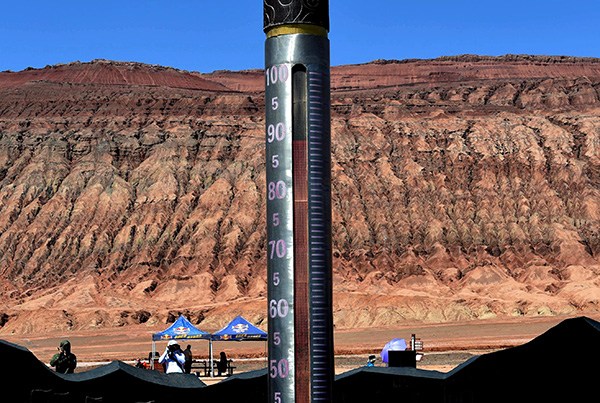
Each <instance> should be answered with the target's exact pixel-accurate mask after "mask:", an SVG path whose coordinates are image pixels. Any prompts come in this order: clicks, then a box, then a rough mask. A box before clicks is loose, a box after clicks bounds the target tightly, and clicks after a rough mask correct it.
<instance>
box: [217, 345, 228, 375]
mask: <svg viewBox="0 0 600 403" xmlns="http://www.w3.org/2000/svg"><path fill="white" fill-rule="evenodd" d="M217 371H219V375H218V376H221V374H224V373H226V372H227V354H225V351H221V356H220V358H219V361H218V362H217Z"/></svg>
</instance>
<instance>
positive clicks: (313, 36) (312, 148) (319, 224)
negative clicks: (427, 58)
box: [264, 0, 334, 403]
mask: <svg viewBox="0 0 600 403" xmlns="http://www.w3.org/2000/svg"><path fill="white" fill-rule="evenodd" d="M328 30H329V4H328V1H327V0H264V31H265V33H266V35H267V39H266V43H265V66H266V68H265V102H266V159H267V260H268V265H267V275H268V279H267V280H268V312H269V351H268V354H269V364H268V369H269V392H268V393H269V402H272V403H291V402H301V403H304V402H330V401H332V388H333V377H334V363H333V313H332V268H331V262H332V258H331V146H330V142H331V141H330V137H331V135H330V131H331V129H330V127H331V123H330V78H329V69H330V66H329V39H328V38H327V33H328Z"/></svg>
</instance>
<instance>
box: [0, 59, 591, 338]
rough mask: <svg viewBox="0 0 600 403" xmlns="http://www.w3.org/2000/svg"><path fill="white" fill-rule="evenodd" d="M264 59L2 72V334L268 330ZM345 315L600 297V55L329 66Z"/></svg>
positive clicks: (521, 311)
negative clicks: (240, 63)
mask: <svg viewBox="0 0 600 403" xmlns="http://www.w3.org/2000/svg"><path fill="white" fill-rule="evenodd" d="M263 85H264V83H263V73H262V71H260V70H253V71H238V72H231V71H218V72H214V73H212V74H199V73H193V72H187V71H180V70H176V69H172V68H166V67H161V66H150V65H143V64H139V63H123V62H111V61H105V60H97V61H92V62H90V63H79V62H77V63H71V64H66V65H57V66H48V67H46V68H43V69H27V70H25V71H21V72H2V73H0V275H1V280H0V335H1V334H2V333H5V334H8V333H11V334H22V333H23V334H24V333H27V332H31V331H44V330H69V329H70V330H77V329H90V328H94V327H114V326H123V325H127V324H130V323H147V324H149V325H150V324H157V323H166V322H167V321H169V320H170V318H173V317H174V316H176V315H178V314H179V313H180V312H183V313H187V314H188V315H189V316H190V317H191V318H192V321H193V322H194V323H202V326H203V327H204V328H207V327H213V328H215V327H217V326H219V325H222V324H223V323H224V321H226V320H227V318H231V317H232V315H233V314H240V313H241V314H243V315H244V316H246V317H247V318H248V319H250V320H251V321H253V322H255V323H258V324H260V325H262V326H263V327H264V326H266V317H265V316H266V283H265V276H266V261H265V258H266V251H265V237H266V229H265V228H266V226H265V161H264V159H265V156H264V138H265V137H264V118H263V114H264V107H263V105H264V98H263ZM332 153H333V155H332V159H333V166H332V170H333V172H332V188H333V195H332V198H333V200H332V201H333V246H334V315H335V317H334V320H335V325H336V328H338V329H343V328H351V327H364V326H369V325H375V326H386V325H394V324H397V323H401V322H404V321H409V320H410V321H413V320H414V321H428V322H449V321H463V320H470V319H480V318H493V317H498V318H502V317H515V316H531V317H534V316H539V315H562V314H565V315H571V314H584V313H585V314H588V313H590V312H591V313H592V314H595V315H597V314H598V313H600V279H599V278H598V275H599V274H600V260H599V256H600V59H588V58H572V57H540V56H536V57H534V56H503V57H479V56H460V57H446V58H439V59H435V60H404V61H375V62H373V63H368V64H364V65H351V66H339V67H334V68H333V69H332Z"/></svg>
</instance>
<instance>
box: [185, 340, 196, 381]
mask: <svg viewBox="0 0 600 403" xmlns="http://www.w3.org/2000/svg"><path fill="white" fill-rule="evenodd" d="M183 355H185V364H184V365H183V372H185V373H186V374H190V373H192V360H193V359H194V356H193V354H192V346H191V345H189V344H188V345H187V347H186V348H185V350H183Z"/></svg>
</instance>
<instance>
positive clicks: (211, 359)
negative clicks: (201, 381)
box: [208, 339, 215, 378]
mask: <svg viewBox="0 0 600 403" xmlns="http://www.w3.org/2000/svg"><path fill="white" fill-rule="evenodd" d="M208 355H209V356H210V359H209V363H208V365H210V366H209V368H210V369H209V371H210V377H211V378H214V376H215V374H214V372H215V371H213V345H212V339H209V340H208Z"/></svg>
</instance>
